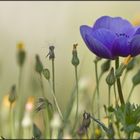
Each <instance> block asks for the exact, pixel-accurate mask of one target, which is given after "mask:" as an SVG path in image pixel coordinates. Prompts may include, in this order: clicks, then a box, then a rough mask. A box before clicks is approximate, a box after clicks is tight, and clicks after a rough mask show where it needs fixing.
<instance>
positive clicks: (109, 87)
mask: <svg viewBox="0 0 140 140" xmlns="http://www.w3.org/2000/svg"><path fill="white" fill-rule="evenodd" d="M110 90H111V86H109V85H108V107H110ZM109 123H110V112H109V111H108V126H109Z"/></svg>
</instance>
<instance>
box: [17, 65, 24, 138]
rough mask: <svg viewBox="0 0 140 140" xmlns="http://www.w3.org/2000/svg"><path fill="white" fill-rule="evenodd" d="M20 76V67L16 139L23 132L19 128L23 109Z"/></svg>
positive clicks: (20, 71) (21, 70) (21, 72)
mask: <svg viewBox="0 0 140 140" xmlns="http://www.w3.org/2000/svg"><path fill="white" fill-rule="evenodd" d="M22 75H23V66H20V67H19V76H18V103H20V106H18V110H17V112H18V113H17V114H18V115H17V117H18V118H17V120H18V123H19V126H18V130H17V137H20V136H21V135H22V132H23V128H22V126H21V120H22V117H23V108H24V104H23V98H22V97H23V96H22V94H21V91H22V90H21V85H22ZM18 103H17V104H18Z"/></svg>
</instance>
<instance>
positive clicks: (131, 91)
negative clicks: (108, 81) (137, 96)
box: [126, 85, 135, 102]
mask: <svg viewBox="0 0 140 140" xmlns="http://www.w3.org/2000/svg"><path fill="white" fill-rule="evenodd" d="M134 87H135V86H134V85H133V86H132V88H131V90H130V92H129V95H128V98H127V100H126V102H128V101H129V100H130V97H131V95H132V93H133V90H134Z"/></svg>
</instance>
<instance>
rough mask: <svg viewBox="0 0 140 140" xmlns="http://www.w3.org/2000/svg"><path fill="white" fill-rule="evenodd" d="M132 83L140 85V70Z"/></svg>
mask: <svg viewBox="0 0 140 140" xmlns="http://www.w3.org/2000/svg"><path fill="white" fill-rule="evenodd" d="M132 82H133V85H134V86H136V85H138V84H140V70H139V71H138V72H137V73H136V74H135V75H134V76H133V78H132Z"/></svg>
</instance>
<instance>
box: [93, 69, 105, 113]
mask: <svg viewBox="0 0 140 140" xmlns="http://www.w3.org/2000/svg"><path fill="white" fill-rule="evenodd" d="M102 76H103V73H102V72H101V73H100V75H99V82H100V80H101V78H102ZM96 91H97V86H95V88H94V91H93V94H92V101H91V107H92V109H91V111H92V115H93V114H94V113H93V112H94V101H95V96H96V93H97V92H96Z"/></svg>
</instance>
